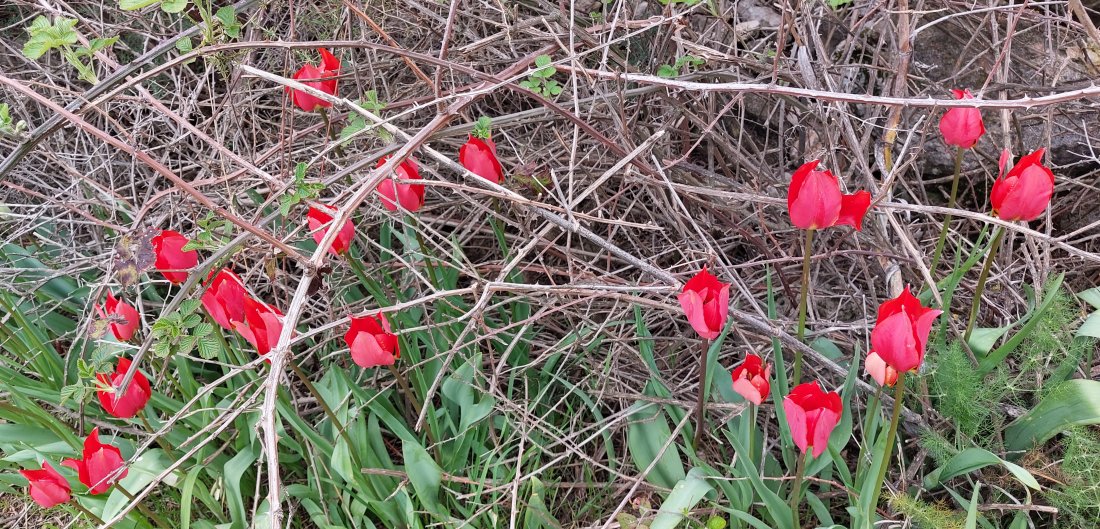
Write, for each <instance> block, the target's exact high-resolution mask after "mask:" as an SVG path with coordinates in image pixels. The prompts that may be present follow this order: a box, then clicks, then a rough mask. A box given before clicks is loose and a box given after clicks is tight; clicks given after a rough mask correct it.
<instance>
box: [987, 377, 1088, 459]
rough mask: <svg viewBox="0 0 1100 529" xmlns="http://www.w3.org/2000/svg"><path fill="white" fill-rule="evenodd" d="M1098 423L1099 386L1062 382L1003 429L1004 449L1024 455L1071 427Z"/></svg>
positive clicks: (1081, 380)
mask: <svg viewBox="0 0 1100 529" xmlns="http://www.w3.org/2000/svg"><path fill="white" fill-rule="evenodd" d="M1098 423H1100V382H1098V381H1096V380H1083V379H1078V380H1069V381H1066V382H1063V383H1062V384H1061V385H1059V386H1058V387H1057V388H1055V389H1053V390H1051V392H1050V393H1049V394H1048V395H1047V396H1046V398H1044V399H1043V400H1042V401H1040V402H1039V404H1038V405H1036V406H1035V407H1034V408H1032V409H1031V411H1029V412H1027V413H1025V414H1024V416H1023V417H1020V418H1019V419H1016V420H1015V421H1013V422H1012V423H1011V424H1009V425H1008V427H1006V428H1005V432H1004V436H1005V448H1006V449H1007V450H1009V451H1014V452H1015V451H1024V450H1029V449H1031V448H1032V447H1034V446H1036V445H1038V444H1041V443H1043V442H1045V441H1046V440H1047V439H1050V438H1051V437H1053V436H1055V435H1057V434H1059V433H1061V432H1062V431H1063V430H1065V429H1066V428H1068V427H1070V426H1074V425H1086V424H1098Z"/></svg>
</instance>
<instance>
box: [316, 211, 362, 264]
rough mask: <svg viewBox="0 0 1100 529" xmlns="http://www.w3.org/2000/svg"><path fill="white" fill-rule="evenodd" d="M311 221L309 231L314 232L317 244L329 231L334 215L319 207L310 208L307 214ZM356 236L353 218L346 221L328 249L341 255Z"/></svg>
mask: <svg viewBox="0 0 1100 529" xmlns="http://www.w3.org/2000/svg"><path fill="white" fill-rule="evenodd" d="M307 218H308V222H309V231H310V232H311V233H312V234H313V240H314V241H317V244H321V239H323V238H324V237H325V235H326V234H327V233H328V228H329V223H331V222H332V216H331V215H329V214H328V213H325V212H324V211H321V210H319V209H317V208H309V213H308V214H307ZM354 237H355V226H353V225H352V223H351V220H348V221H347V222H344V226H343V227H342V228H340V233H337V234H336V239H335V240H333V241H332V246H329V247H328V251H330V252H332V253H333V254H336V255H340V254H342V253H344V252H347V251H348V248H350V247H351V240H352V238H354Z"/></svg>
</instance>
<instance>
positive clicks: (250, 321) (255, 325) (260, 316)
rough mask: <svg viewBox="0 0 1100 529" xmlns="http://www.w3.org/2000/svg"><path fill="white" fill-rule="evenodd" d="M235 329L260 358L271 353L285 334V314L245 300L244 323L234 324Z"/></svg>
mask: <svg viewBox="0 0 1100 529" xmlns="http://www.w3.org/2000/svg"><path fill="white" fill-rule="evenodd" d="M233 326H234V328H235V329H236V330H237V332H238V333H239V334H240V335H241V337H243V338H244V339H245V340H247V341H248V343H250V344H252V346H253V347H255V348H256V352H257V353H259V354H260V356H264V355H266V354H267V353H269V352H271V349H272V348H273V347H275V345H276V344H278V343H279V335H280V334H282V332H283V313H282V312H279V309H277V308H275V307H272V306H271V305H268V304H267V303H264V302H262V301H256V300H254V299H252V298H245V299H244V321H243V322H239V321H238V322H234V323H233Z"/></svg>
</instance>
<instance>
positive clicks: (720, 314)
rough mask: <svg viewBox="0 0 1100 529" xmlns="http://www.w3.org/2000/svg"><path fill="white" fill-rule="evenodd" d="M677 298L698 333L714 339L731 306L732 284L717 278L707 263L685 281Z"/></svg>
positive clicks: (723, 324) (724, 323)
mask: <svg viewBox="0 0 1100 529" xmlns="http://www.w3.org/2000/svg"><path fill="white" fill-rule="evenodd" d="M677 297H678V299H679V300H680V306H681V307H683V309H684V314H685V315H687V319H688V323H691V328H693V329H695V332H697V333H699V336H702V337H703V338H706V339H708V340H713V339H715V338H717V337H718V335H719V334H721V332H722V327H725V326H726V318H727V317H728V315H729V309H730V307H729V305H730V286H729V283H722V282H721V281H718V278H717V277H714V275H712V274H711V273H710V272H708V271H707V267H706V266H704V267H703V270H701V271H700V272H699V273H698V274H695V277H693V278H691V279H690V280H688V282H687V283H685V284H684V290H683V292H681V293H680V295H679V296H677Z"/></svg>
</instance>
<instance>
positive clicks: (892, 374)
mask: <svg viewBox="0 0 1100 529" xmlns="http://www.w3.org/2000/svg"><path fill="white" fill-rule="evenodd" d="M864 371H866V372H867V373H868V374H869V375H871V378H873V379H875V382H878V385H880V386H893V385H894V384H896V383H897V382H898V370H897V369H894V368H892V367H890V366H889V365H887V364H886V361H885V360H883V359H882V357H880V356H879V355H878V353H874V352H872V353H870V354H868V355H867V360H866V362H865V363H864Z"/></svg>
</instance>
